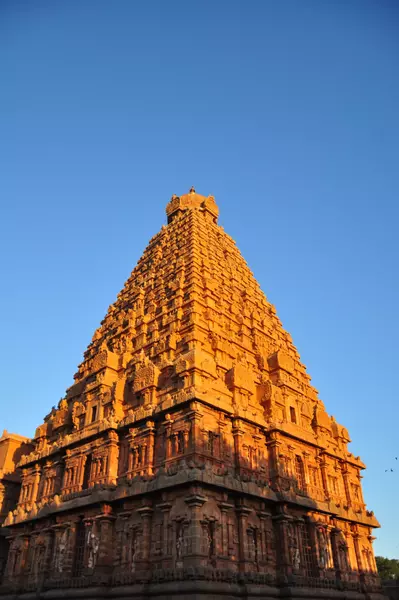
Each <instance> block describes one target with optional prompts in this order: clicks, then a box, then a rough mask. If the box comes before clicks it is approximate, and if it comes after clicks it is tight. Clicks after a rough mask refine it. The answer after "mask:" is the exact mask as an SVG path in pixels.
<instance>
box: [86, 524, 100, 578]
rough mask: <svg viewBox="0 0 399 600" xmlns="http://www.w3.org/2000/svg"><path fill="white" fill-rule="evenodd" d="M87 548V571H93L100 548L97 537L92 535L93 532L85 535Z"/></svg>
mask: <svg viewBox="0 0 399 600" xmlns="http://www.w3.org/2000/svg"><path fill="white" fill-rule="evenodd" d="M87 546H88V559H87V567H88V568H89V569H94V568H95V566H96V564H97V555H98V550H99V547H100V540H99V538H98V536H97V535H96V534H95V533H93V531H89V533H88V534H87Z"/></svg>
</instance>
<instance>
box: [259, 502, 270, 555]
mask: <svg viewBox="0 0 399 600" xmlns="http://www.w3.org/2000/svg"><path fill="white" fill-rule="evenodd" d="M258 517H259V519H260V535H261V548H262V561H263V562H268V561H269V552H270V551H271V548H269V543H268V539H267V534H266V531H267V526H266V523H267V521H268V519H270V518H271V514H270V513H268V512H266V511H265V510H262V511H260V512H258Z"/></svg>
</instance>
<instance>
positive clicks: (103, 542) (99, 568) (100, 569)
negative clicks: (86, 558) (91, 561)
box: [95, 505, 115, 574]
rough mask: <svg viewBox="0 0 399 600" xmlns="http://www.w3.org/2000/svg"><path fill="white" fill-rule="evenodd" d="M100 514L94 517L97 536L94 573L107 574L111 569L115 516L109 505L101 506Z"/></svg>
mask: <svg viewBox="0 0 399 600" xmlns="http://www.w3.org/2000/svg"><path fill="white" fill-rule="evenodd" d="M101 509H102V514H101V515H99V516H98V517H96V519H95V521H96V525H97V527H96V532H97V535H98V537H99V542H100V545H99V549H98V557H97V562H96V566H95V570H96V573H101V574H103V573H104V574H109V573H111V572H112V569H113V566H114V565H113V560H114V557H113V553H112V549H113V544H112V538H113V527H114V521H115V517H114V516H113V515H112V508H111V506H109V505H103V506H102V507H101Z"/></svg>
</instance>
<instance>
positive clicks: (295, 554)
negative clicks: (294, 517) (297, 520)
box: [288, 525, 301, 571]
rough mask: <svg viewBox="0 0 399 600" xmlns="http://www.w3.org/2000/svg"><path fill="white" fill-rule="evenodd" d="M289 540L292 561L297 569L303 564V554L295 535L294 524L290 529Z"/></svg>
mask: <svg viewBox="0 0 399 600" xmlns="http://www.w3.org/2000/svg"><path fill="white" fill-rule="evenodd" d="M288 542H289V548H290V555H291V563H292V566H293V568H294V570H295V571H297V570H298V569H299V568H300V566H301V555H300V552H299V548H298V543H297V539H296V535H295V531H294V529H293V527H292V525H291V526H290V527H289V529H288Z"/></svg>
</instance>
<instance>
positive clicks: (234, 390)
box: [0, 188, 382, 600]
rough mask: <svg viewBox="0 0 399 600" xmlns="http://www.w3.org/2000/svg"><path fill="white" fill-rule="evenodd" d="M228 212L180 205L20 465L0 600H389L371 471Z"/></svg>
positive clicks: (199, 203) (196, 201)
mask: <svg viewBox="0 0 399 600" xmlns="http://www.w3.org/2000/svg"><path fill="white" fill-rule="evenodd" d="M218 212H219V211H218V207H217V205H216V202H215V199H214V198H213V197H212V196H208V197H206V196H202V195H200V194H198V193H196V191H195V190H194V189H193V188H192V189H191V190H190V191H189V193H188V194H185V195H183V196H180V197H178V196H173V197H172V199H171V200H170V202H169V203H168V205H167V207H166V214H167V224H166V225H164V226H163V227H162V229H161V231H160V232H159V233H158V234H157V235H155V237H153V238H152V239H151V240H150V242H149V244H148V246H147V248H146V249H145V251H144V253H143V255H142V257H141V258H140V260H139V262H138V264H137V265H136V267H135V268H134V270H133V271H132V273H131V275H130V277H129V279H128V280H127V281H126V283H125V285H124V287H123V289H122V291H121V292H120V293H119V294H118V296H117V299H116V301H115V302H114V303H113V304H112V305H111V306H110V307H109V309H108V312H107V314H106V316H105V318H104V320H103V321H102V322H101V325H100V327H99V328H98V329H97V330H96V331H95V333H94V335H93V338H92V341H91V343H90V344H89V346H88V348H87V350H86V352H85V353H84V357H83V362H82V363H81V364H80V365H79V367H78V371H77V373H76V374H75V376H74V383H73V385H72V386H71V387H70V388H69V389H68V390H67V393H66V395H65V397H64V398H63V399H62V400H61V401H60V402H59V404H58V406H57V408H53V410H52V411H51V412H50V413H49V414H48V415H47V416H46V417H45V419H44V422H43V423H42V424H41V425H39V426H38V428H37V430H36V433H35V436H34V438H33V440H31V444H33V449H32V445H30V446H29V453H28V454H25V455H23V456H22V458H21V459H20V461H19V462H18V463H17V465H16V466H15V470H16V473H19V474H20V481H21V487H20V493H19V498H18V501H17V504H16V505H15V504H14V506H13V507H11V510H10V511H9V512H8V516H7V517H6V519H5V521H4V526H3V529H2V531H3V532H5V534H6V538H5V536H4V535H3V537H2V539H3V542H4V543H6V541H7V542H8V544H9V547H8V557H7V560H6V563H5V565H6V566H5V571H4V575H3V583H2V586H1V588H0V596H1V594H2V595H3V597H4V598H11V597H12V598H14V599H15V598H16V597H19V596H21V597H25V596H24V594H26V593H28V592H35V593H39V594H42V593H43V594H44V593H45V597H46V598H49V599H51V598H56V597H57V598H58V597H60V594H61V595H62V596H63V597H65V598H72V597H73V598H75V599H80V598H83V597H84V598H93V599H96V600H98V599H101V598H105V597H109V596H110V595H111V596H112V597H118V598H120V599H123V598H126V599H127V598H129V599H130V598H135V599H138V600H141V599H144V598H147V597H151V598H155V599H160V598H161V597H166V596H167V598H168V599H170V600H173V599H175V598H177V597H178V596H179V597H181V596H182V595H183V597H190V596H191V595H193V597H195V598H198V599H199V598H203V599H204V600H207V599H209V600H210V599H211V598H212V599H216V598H219V597H220V598H229V600H233V599H236V598H237V599H238V598H244V599H248V600H249V599H251V600H253V599H255V598H265V597H267V598H270V599H274V598H280V597H283V596H284V597H287V596H289V597H291V598H342V599H344V598H345V599H347V598H356V599H361V598H364V599H366V598H369V599H370V598H382V596H381V595H380V593H381V592H380V584H379V580H378V577H377V573H376V565H375V560H374V554H373V549H372V541H373V536H372V530H373V528H374V527H378V522H377V521H376V519H375V517H374V515H373V513H372V512H370V511H368V510H366V506H365V504H364V500H363V496H362V489H361V471H362V469H364V464H363V463H362V462H361V460H360V459H359V457H355V456H354V455H353V454H352V453H351V452H350V451H349V450H348V442H349V441H350V439H349V435H348V432H347V430H346V429H345V428H344V427H342V425H339V424H338V423H337V422H336V421H335V420H334V418H333V417H330V416H329V415H328V414H327V412H326V410H325V407H324V405H323V403H322V401H321V400H320V399H319V398H318V395H317V391H316V390H315V389H314V388H313V387H312V385H311V383H310V377H309V375H308V374H307V373H306V369H305V366H304V365H303V364H302V363H301V360H300V356H299V354H298V352H297V350H296V348H295V346H294V345H293V342H292V339H291V336H290V335H289V334H288V333H287V332H286V331H285V330H284V329H283V327H282V324H281V322H280V320H279V318H278V317H277V315H276V311H275V308H274V306H273V305H272V304H270V302H268V300H267V299H266V297H265V295H264V294H263V292H262V291H261V289H260V287H259V285H258V283H257V281H256V279H255V278H254V276H253V274H252V272H251V271H250V269H249V268H248V266H247V264H246V262H245V260H244V259H243V257H242V256H241V254H240V252H239V250H238V249H237V247H236V245H235V243H234V241H233V240H232V238H231V237H229V236H228V235H227V234H226V233H225V231H224V230H223V228H222V227H220V226H219V225H218V224H217V218H218ZM226 594H227V595H226ZM43 597H44V596H43Z"/></svg>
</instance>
